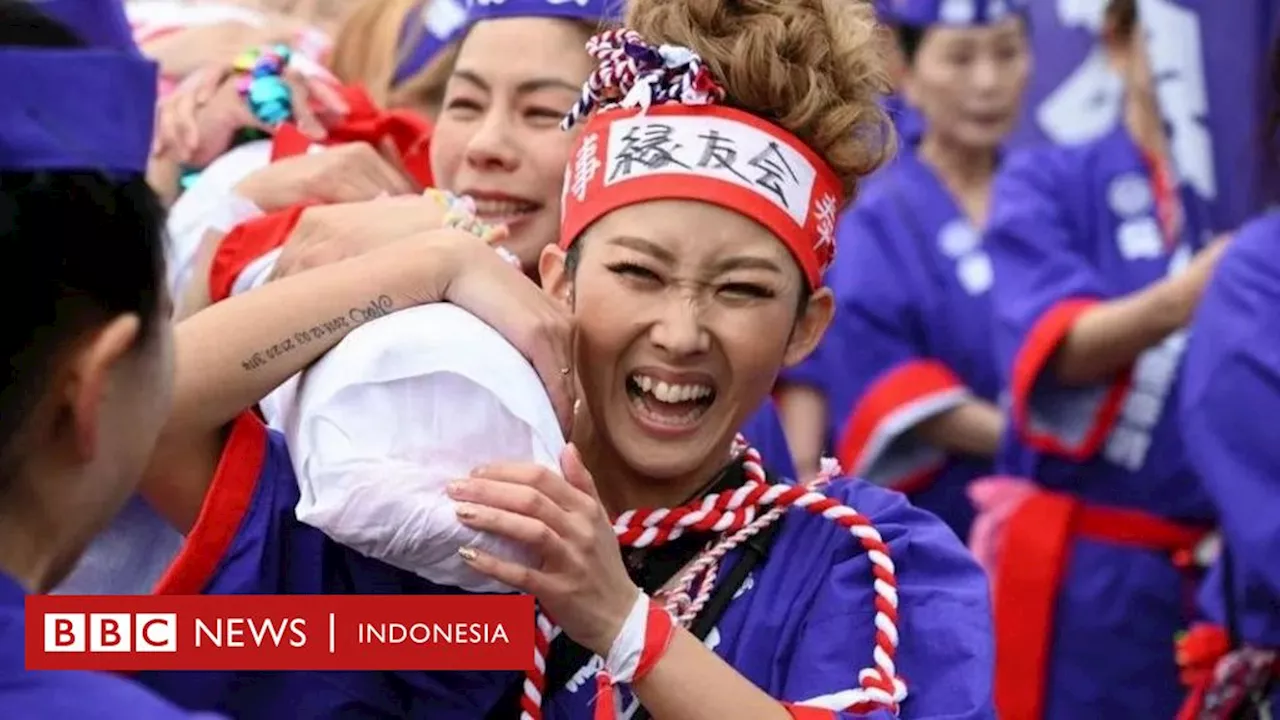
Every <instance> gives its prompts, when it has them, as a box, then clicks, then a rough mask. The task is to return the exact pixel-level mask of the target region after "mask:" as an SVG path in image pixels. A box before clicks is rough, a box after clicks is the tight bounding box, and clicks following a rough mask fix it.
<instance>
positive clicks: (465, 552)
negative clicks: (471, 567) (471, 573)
mask: <svg viewBox="0 0 1280 720" xmlns="http://www.w3.org/2000/svg"><path fill="white" fill-rule="evenodd" d="M458 555H460V556H462V559H463V560H466V561H467V562H475V561H476V558H478V557H480V554H479V553H477V552H476V551H475V550H474V549H472V548H469V547H460V548H458Z"/></svg>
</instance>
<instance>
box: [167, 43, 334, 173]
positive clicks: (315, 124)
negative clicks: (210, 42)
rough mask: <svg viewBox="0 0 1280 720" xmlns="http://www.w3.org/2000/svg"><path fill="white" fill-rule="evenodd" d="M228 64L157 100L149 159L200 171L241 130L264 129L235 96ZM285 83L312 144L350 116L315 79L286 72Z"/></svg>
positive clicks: (193, 75) (192, 78)
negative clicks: (154, 131) (173, 163)
mask: <svg viewBox="0 0 1280 720" xmlns="http://www.w3.org/2000/svg"><path fill="white" fill-rule="evenodd" d="M243 48H244V46H241V49H243ZM232 60H233V57H228V58H226V60H224V61H220V62H218V63H215V64H214V65H211V66H208V67H205V68H203V69H201V70H197V71H195V72H194V73H191V74H190V75H188V76H187V77H186V79H185V80H183V82H182V84H180V85H179V86H178V87H177V88H176V89H175V90H174V91H173V92H172V93H170V94H169V95H168V96H167V97H165V98H164V99H162V100H161V101H160V103H159V105H158V106H157V115H156V134H155V140H154V143H153V147H152V151H151V152H152V155H153V156H156V157H162V158H165V159H168V160H171V161H174V162H178V163H182V164H184V165H191V166H194V167H204V166H206V165H208V164H209V163H211V162H213V161H214V159H216V158H217V157H218V156H219V155H221V154H222V153H224V152H226V151H227V149H228V148H229V147H230V145H231V139H232V138H233V137H234V136H235V134H236V132H237V131H239V130H240V129H242V128H256V129H258V130H263V131H267V130H269V128H267V127H266V126H265V125H264V124H263V123H262V122H261V121H260V120H258V119H257V118H255V117H254V116H253V113H252V112H251V111H250V110H249V106H248V105H247V104H246V103H245V101H244V99H243V98H242V97H241V96H240V91H239V90H238V89H237V88H236V78H237V74H236V72H235V70H234V68H233V66H232ZM284 81H285V84H286V85H288V86H289V90H290V92H291V93H292V95H291V98H292V110H293V116H294V123H295V124H296V125H297V126H298V129H299V130H301V131H302V132H303V133H304V134H306V135H307V136H309V137H311V138H313V139H316V140H319V139H323V138H324V137H325V135H326V131H325V128H326V127H328V126H331V125H333V124H335V123H337V122H338V121H340V120H341V119H342V118H343V117H344V116H345V115H346V114H347V112H349V108H348V107H347V104H346V101H344V100H343V99H342V96H341V94H340V93H339V92H338V91H337V90H335V89H334V88H332V87H330V86H329V85H328V84H327V83H326V82H325V81H323V80H321V79H319V78H311V77H308V76H306V75H304V74H302V73H301V72H300V71H298V70H297V69H296V68H287V69H286V70H285V73H284Z"/></svg>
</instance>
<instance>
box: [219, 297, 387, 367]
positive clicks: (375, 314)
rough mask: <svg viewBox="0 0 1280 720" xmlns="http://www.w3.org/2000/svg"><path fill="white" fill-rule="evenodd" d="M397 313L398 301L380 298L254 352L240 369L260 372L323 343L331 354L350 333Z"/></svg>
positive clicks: (242, 363)
mask: <svg viewBox="0 0 1280 720" xmlns="http://www.w3.org/2000/svg"><path fill="white" fill-rule="evenodd" d="M395 309H396V308H395V301H393V300H392V299H391V297H390V296H388V295H379V296H378V297H376V298H374V299H373V300H370V301H369V302H368V303H366V304H364V305H357V306H356V307H353V308H351V309H349V310H348V311H347V312H346V313H345V314H342V315H336V316H334V317H333V318H331V319H329V320H326V321H324V322H322V323H320V324H319V325H313V326H311V327H309V328H305V329H303V330H299V331H298V332H295V333H294V334H293V335H292V336H290V337H286V338H281V339H280V340H279V341H278V342H276V343H273V344H272V345H271V346H270V347H267V348H264V349H263V350H260V351H258V352H255V353H254V354H252V355H250V356H249V357H247V358H245V359H244V360H241V361H240V367H242V368H244V370H245V371H246V372H252V371H254V370H259V369H261V368H264V367H266V366H267V364H268V363H270V362H272V361H273V360H277V359H279V358H282V357H284V356H285V355H288V354H290V353H292V352H294V351H295V350H298V349H300V348H304V347H307V346H309V345H312V344H314V343H322V345H323V349H324V350H328V349H329V348H330V347H333V345H335V344H336V343H337V342H338V341H339V340H341V339H342V338H343V337H344V336H345V335H346V334H347V333H349V332H351V331H352V330H354V329H356V328H357V327H359V326H361V325H363V324H364V323H367V322H369V321H370V320H377V319H378V318H380V317H385V316H387V315H390V314H391V313H392V312H393V311H395Z"/></svg>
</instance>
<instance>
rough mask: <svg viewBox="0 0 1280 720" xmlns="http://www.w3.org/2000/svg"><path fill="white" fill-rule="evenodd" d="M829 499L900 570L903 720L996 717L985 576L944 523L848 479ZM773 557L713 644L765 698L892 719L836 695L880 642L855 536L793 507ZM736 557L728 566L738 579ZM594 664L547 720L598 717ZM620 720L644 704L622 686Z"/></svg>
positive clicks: (751, 577)
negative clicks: (860, 517)
mask: <svg viewBox="0 0 1280 720" xmlns="http://www.w3.org/2000/svg"><path fill="white" fill-rule="evenodd" d="M824 492H825V493H826V494H827V495H829V496H831V497H833V498H835V499H837V500H839V501H840V502H842V503H844V504H846V505H848V506H850V507H854V508H857V509H858V510H859V511H860V512H861V513H862V514H864V515H865V516H866V517H868V518H869V519H870V520H871V522H872V523H873V524H874V525H875V527H876V529H877V530H879V532H880V534H881V535H882V536H883V538H884V541H885V543H887V544H888V546H889V550H890V557H891V558H892V559H893V562H894V565H895V566H896V567H897V572H898V597H899V613H898V617H899V624H898V628H899V634H900V637H901V640H900V645H899V652H898V656H897V658H896V662H897V666H898V669H899V672H900V673H901V675H902V677H903V678H904V679H905V681H906V683H907V691H908V696H907V699H906V700H905V701H904V702H903V704H902V712H901V715H900V717H902V718H911V719H913V720H943V719H945V720H995V711H994V709H993V708H992V698H991V683H992V668H993V665H994V659H995V658H994V648H993V641H992V632H991V617H990V613H991V607H990V600H989V597H988V590H987V578H986V575H985V574H984V573H983V572H982V571H981V570H980V569H979V568H978V566H977V564H976V563H974V561H973V558H972V557H971V556H970V555H969V552H968V551H967V550H965V548H964V546H963V545H961V544H960V541H959V540H958V539H957V538H956V537H955V535H954V534H952V532H951V531H950V530H948V529H947V528H946V526H944V525H943V524H942V523H941V522H939V521H938V520H937V518H935V517H933V516H932V515H930V514H929V513H926V512H925V511H923V510H919V509H917V508H915V507H912V506H911V505H910V504H908V503H907V502H906V500H904V499H903V497H902V496H901V495H899V494H898V493H895V492H890V491H888V490H885V489H883V488H878V487H876V486H874V485H872V484H870V483H867V482H863V481H861V480H852V479H848V478H842V479H838V480H836V481H834V482H833V483H832V484H831V485H830V486H829V487H828V488H827V489H826V490H824ZM781 523H782V524H781V526H780V527H779V530H778V535H777V536H776V539H775V540H774V544H773V545H772V547H770V549H769V554H768V556H767V557H766V558H765V559H764V561H763V562H762V563H761V564H760V565H758V566H757V567H756V568H755V569H754V570H752V571H751V573H749V574H748V576H747V578H746V581H745V582H744V583H743V584H742V587H741V589H740V590H739V591H738V593H737V595H736V596H735V598H734V599H733V601H732V602H730V603H729V605H728V608H727V609H726V610H725V612H724V615H723V616H722V617H721V619H720V621H719V623H718V624H717V625H716V627H715V628H714V629H712V630H711V632H710V633H709V634H708V635H707V638H706V645H707V646H708V647H709V648H710V649H711V650H712V651H714V652H715V653H716V654H717V655H719V656H720V657H721V658H723V659H724V660H725V661H726V662H727V663H729V664H730V665H731V666H733V668H734V669H735V670H737V671H738V672H739V673H740V674H742V675H743V676H745V677H746V678H748V679H749V680H751V681H752V682H753V683H755V684H756V686H757V687H759V688H760V689H761V690H763V691H764V692H766V693H768V694H769V696H770V697H773V698H777V699H780V700H784V701H789V702H798V703H803V702H804V701H811V704H813V705H816V706H818V707H825V708H828V709H830V710H832V711H833V712H832V715H831V717H832V718H833V720H892V719H893V718H896V717H899V716H897V715H891V714H890V713H888V712H887V711H884V710H876V711H873V712H870V713H854V712H851V711H849V710H848V709H846V708H845V707H844V705H843V704H842V703H841V702H840V697H841V696H840V693H842V691H846V690H849V689H851V688H854V687H856V686H857V673H858V671H859V670H860V669H862V668H864V667H866V666H867V665H868V664H869V662H870V659H871V649H872V647H873V646H874V642H875V634H876V629H875V623H874V622H873V615H874V612H875V609H874V605H873V603H874V598H875V594H874V590H873V585H872V576H871V561H870V560H868V558H867V554H866V552H864V551H863V550H862V548H861V547H859V545H858V543H857V542H856V541H855V540H854V539H853V538H851V537H850V536H849V533H848V531H846V530H843V529H841V528H840V527H838V526H837V525H836V524H835V523H833V522H831V521H829V520H826V519H824V518H821V517H818V516H815V515H811V514H809V513H807V512H805V511H803V510H798V509H792V510H791V511H790V512H788V513H787V514H786V515H784V516H783V518H782V521H781ZM739 557H740V554H739V553H738V552H736V551H735V552H732V553H730V554H729V556H728V557H727V558H726V561H725V563H724V566H723V572H724V573H729V572H731V567H732V565H733V563H736V562H737V560H738V558H739ZM598 662H599V660H598V659H595V660H588V661H587V662H586V663H585V664H584V665H583V666H582V667H581V668H579V669H578V670H577V672H575V673H573V674H572V675H571V676H570V679H569V681H568V683H567V684H566V685H565V687H564V688H562V689H560V690H558V691H556V692H553V693H551V694H550V695H549V696H548V697H547V698H546V700H545V702H544V704H543V708H544V716H545V717H546V718H548V720H587V719H589V718H591V717H592V716H593V715H592V713H593V712H594V711H595V700H596V694H597V691H596V684H595V673H596V670H597V669H598V665H597V663H598ZM618 696H619V697H618V701H617V702H618V708H619V710H620V711H621V712H620V713H619V717H631V716H632V714H633V713H634V712H635V708H636V707H637V706H638V703H637V702H636V700H635V696H634V695H632V693H631V690H630V688H629V687H627V686H625V685H624V686H620V687H619V688H618Z"/></svg>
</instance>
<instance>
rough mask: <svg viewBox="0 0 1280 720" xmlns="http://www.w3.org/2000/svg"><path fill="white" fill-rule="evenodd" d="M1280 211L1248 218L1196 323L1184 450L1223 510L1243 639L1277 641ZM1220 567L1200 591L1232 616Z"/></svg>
mask: <svg viewBox="0 0 1280 720" xmlns="http://www.w3.org/2000/svg"><path fill="white" fill-rule="evenodd" d="M1278 246H1280V213H1272V214H1270V215H1268V216H1266V217H1264V218H1262V219H1260V220H1257V221H1255V222H1253V223H1250V224H1249V225H1247V226H1245V228H1244V229H1243V230H1241V231H1240V234H1239V236H1237V237H1236V239H1235V240H1233V241H1232V243H1231V245H1230V246H1229V247H1228V248H1227V251H1226V254H1225V255H1224V256H1223V258H1222V260H1221V261H1220V262H1219V264H1218V268H1217V270H1216V272H1215V273H1214V276H1213V281H1212V282H1211V283H1210V284H1209V287H1208V289H1207V290H1206V292H1205V296H1204V299H1203V300H1202V301H1201V304H1200V307H1199V309H1198V310H1197V312H1196V317H1195V320H1194V321H1193V323H1192V326H1191V343H1190V346H1189V347H1188V349H1187V359H1186V363H1185V367H1184V371H1183V378H1184V380H1183V383H1184V388H1185V391H1184V393H1183V396H1182V408H1181V418H1182V423H1183V427H1184V431H1185V433H1186V435H1187V437H1189V438H1194V441H1193V442H1190V443H1188V444H1187V456H1188V458H1189V459H1190V460H1191V463H1192V465H1193V466H1194V467H1195V469H1196V471H1197V473H1198V474H1199V476H1200V482H1201V484H1202V485H1203V487H1204V488H1205V490H1206V492H1207V493H1208V495H1209V497H1210V499H1211V500H1212V501H1213V505H1214V507H1215V508H1216V509H1217V510H1218V512H1219V513H1220V514H1221V524H1222V528H1223V530H1224V532H1225V534H1226V546H1227V551H1228V552H1230V553H1231V558H1232V562H1231V567H1232V571H1233V576H1232V577H1231V580H1230V585H1231V587H1232V598H1231V599H1232V601H1233V604H1234V606H1235V614H1236V617H1235V625H1236V627H1237V628H1238V630H1239V633H1240V637H1241V640H1242V641H1244V642H1245V643H1248V644H1251V645H1255V646H1258V647H1265V648H1271V649H1280V563H1277V562H1276V558H1277V557H1280V516H1278V515H1277V514H1276V512H1275V508H1276V507H1277V504H1278V503H1280V445H1278V444H1277V443H1276V442H1275V433H1274V427H1275V425H1274V423H1273V422H1269V421H1262V422H1259V421H1258V420H1259V418H1271V417H1274V416H1275V413H1276V408H1277V407H1280V352H1277V348H1278V347H1280V345H1278V344H1277V338H1280V335H1277V330H1280V312H1277V311H1278V310H1280V253H1278V252H1277V251H1276V250H1277V247H1278ZM1221 573H1222V569H1221V568H1219V569H1218V570H1217V573H1216V574H1215V575H1213V576H1211V577H1210V579H1209V581H1208V582H1206V583H1205V586H1204V589H1203V591H1202V594H1201V600H1202V603H1203V605H1204V607H1205V609H1206V611H1207V612H1208V614H1209V616H1210V617H1211V618H1213V619H1214V621H1216V622H1218V623H1219V624H1223V625H1225V624H1226V623H1227V611H1226V608H1227V602H1226V593H1225V590H1226V585H1227V582H1226V578H1224V577H1223V576H1222V574H1221Z"/></svg>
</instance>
